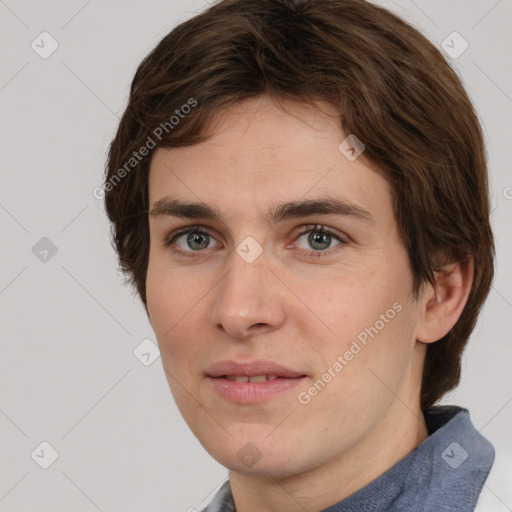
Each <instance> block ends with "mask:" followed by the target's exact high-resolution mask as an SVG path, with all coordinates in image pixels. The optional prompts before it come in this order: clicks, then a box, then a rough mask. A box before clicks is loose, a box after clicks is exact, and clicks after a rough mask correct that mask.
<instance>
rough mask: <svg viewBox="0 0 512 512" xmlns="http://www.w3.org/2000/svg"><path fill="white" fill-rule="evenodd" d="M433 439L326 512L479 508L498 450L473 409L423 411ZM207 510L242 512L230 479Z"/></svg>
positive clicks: (464, 510) (461, 511) (458, 511)
mask: <svg viewBox="0 0 512 512" xmlns="http://www.w3.org/2000/svg"><path fill="white" fill-rule="evenodd" d="M423 413H424V416H425V422H426V424H427V429H428V433H429V437H428V438H427V439H425V441H423V443H421V444H420V445H419V446H418V447H416V448H415V449H414V450H413V451H411V452H410V453H409V454H408V455H406V456H405V457H404V458H403V459H401V460H400V461H398V462H397V463H396V464H395V465H394V466H392V467H391V468H390V469H389V470H387V471H386V472H385V473H383V474H382V475H381V476H380V477H378V478H377V479H375V480H373V481H372V482H370V483H369V484H368V485H366V486H365V487H363V488H362V489H360V490H358V491H357V492H355V493H354V494H352V495H350V496H348V497H347V498H345V499H343V500H342V501H340V502H338V503H336V504H335V505H332V506H330V507H329V508H327V509H325V510H324V512H351V511H354V510H364V511H365V512H398V511H402V510H408V511H410V512H415V511H422V512H424V511H439V510H450V512H468V511H470V510H474V508H475V506H476V502H477V501H478V496H479V495H480V492H481V490H482V487H483V485H484V483H485V480H486V479H487V476H488V475H489V472H490V470H491V467H492V465H493V462H494V456H495V453H494V448H493V446H492V445H491V443H490V442H489V441H488V440H487V439H485V438H484V437H483V436H482V435H481V434H480V433H479V432H478V431H477V430H476V429H475V427H474V426H473V424H472V423H471V420H470V417H469V412H468V411H467V409H463V408H461V407H456V406H435V407H431V408H429V409H426V410H424V411H423ZM203 512H236V509H235V505H234V502H233V495H232V492H231V487H230V484H229V481H226V482H224V484H223V485H222V486H221V488H220V489H219V491H218V492H217V494H216V495H215V496H214V498H213V500H212V501H211V503H210V504H209V505H208V507H207V508H206V509H204V510H203Z"/></svg>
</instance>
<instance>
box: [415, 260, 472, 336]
mask: <svg viewBox="0 0 512 512" xmlns="http://www.w3.org/2000/svg"><path fill="white" fill-rule="evenodd" d="M473 271H474V262H473V257H472V256H466V258H465V259H464V260H463V261H458V262H455V263H450V264H447V265H445V266H444V267H443V269H442V270H441V271H440V272H435V273H434V275H435V278H436V284H435V286H432V284H431V283H427V284H426V285H425V287H424V290H423V295H422V297H421V299H420V301H421V311H422V315H421V320H420V322H419V323H418V327H417V330H416V339H417V340H418V341H421V342H423V343H433V342H434V341H438V340H440V339H441V338H442V337H444V336H446V334H448V332H450V329H451V328H452V327H453V326H454V325H455V324H456V323H457V320H458V319H459V317H460V315H461V314H462V311H463V309H464V306H465V305H466V302H467V300H468V297H469V293H470V291H471V285H472V284H473Z"/></svg>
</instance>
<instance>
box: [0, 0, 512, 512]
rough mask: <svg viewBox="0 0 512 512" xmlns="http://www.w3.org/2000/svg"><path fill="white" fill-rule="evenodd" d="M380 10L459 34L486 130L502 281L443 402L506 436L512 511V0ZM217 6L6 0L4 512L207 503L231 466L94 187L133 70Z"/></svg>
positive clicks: (500, 442)
mask: <svg viewBox="0 0 512 512" xmlns="http://www.w3.org/2000/svg"><path fill="white" fill-rule="evenodd" d="M379 3H380V4H382V5H384V6H385V7H388V8H389V9H391V10H393V11H395V12H396V13H398V14H399V15H400V16H402V17H403V18H405V19H406V20H407V21H409V22H410V23H412V24H413V25H415V26H416V27H418V28H419V29H420V30H421V31H422V32H423V33H425V34H426V35H427V37H429V39H430V40H431V41H432V42H433V43H434V44H436V45H438V46H439V47H441V48H443V41H448V42H449V47H451V52H452V56H451V57H450V56H449V55H448V56H447V58H448V60H449V61H451V63H452V65H453V66H454V67H455V68H456V70H457V71H458V73H459V74H460V76H461V77H462V79H463V81H464V83H465V85H466V87H467V90H468V91H469V94H470V95H471V98H472V100H473V101H474V104H475V106H476V109H477V111H478V113H479V116H480V118H481V121H482V124H483V126H484V130H485V135H486V139H487V145H488V146H487V147H488V153H489V164H490V174H491V188H492V191H491V196H492V197H491V199H492V208H493V211H492V223H493V227H494V231H495V236H496V241H497V262H496V263H497V274H496V279H495V281H494V285H493V289H492V291H491V293H490V296H489V298H488V300H487V303H486V306H485V308H484V310H483V312H482V315H481V317H480V319H479V323H478V326H477V328H476V330H475V332H474V334H473V336H472V338H471V341H470V343H469V346H468V348H467V350H466V352H465V355H464V360H463V372H464V373H463V379H462V383H461V384H460V386H459V387H458V389H457V390H455V391H454V392H452V393H450V394H449V395H448V396H447V397H446V398H445V399H444V400H443V403H447V404H455V405H460V406H463V407H467V408H468V409H469V410H470V414H471V418H472V420H473V422H474V424H475V426H476V428H477V429H479V430H480V431H481V432H482V434H483V435H485V436H486V437H487V438H488V439H489V440H490V441H491V442H492V443H493V444H494V446H495V448H496V462H495V465H494V468H493V472H492V473H491V476H490V477H489V479H488V481H487V484H486V487H485V491H484V496H483V498H482V500H483V502H485V506H486V510H489V511H492V512H505V511H507V510H509V511H510V510H512V435H510V434H511V431H512V385H511V384H512V379H511V359H512V342H511V335H510V325H511V322H510V319H511V317H512V269H511V266H510V261H512V235H511V229H510V225H511V220H512V173H511V170H510V156H509V155H510V144H511V134H512V68H511V62H512V31H511V30H510V25H511V22H512V2H511V1H510V0H499V1H497V0H481V1H480V0H479V1H467V0H451V1H449V2H446V1H445V0H429V1H427V0H416V1H415V2H413V1H412V0H400V1H397V2H389V1H382V2H379ZM206 6H207V4H206V2H205V1H204V0H190V1H186V2H185V1H178V0H152V1H150V2H148V1H142V0H129V1H121V0H101V1H100V0H89V1H86V0H65V1H64V0H53V1H47V2H39V1H36V0H0V40H1V44H0V58H1V67H0V108H1V118H0V119H1V121H0V123H1V127H0V130H1V131H0V140H1V161H0V165H1V173H2V181H1V184H2V186H1V188H0V223H1V233H2V241H1V256H2V259H1V266H0V329H1V354H0V364H1V370H0V433H1V437H0V449H1V454H0V461H1V462H0V511H2V512H19V511H23V512H27V511H28V512H42V511H52V512H61V511H71V510H73V511H75V512H78V511H84V512H86V511H91V512H93V511H95V510H101V511H105V512H106V511H125V512H128V511H130V512H131V511H133V512H135V511H171V512H180V511H182V512H186V511H192V510H194V508H196V509H199V510H200V509H201V508H202V507H203V506H204V505H205V504H206V503H207V502H209V500H210V499H211V497H212V494H213V492H214V491H215V490H216V489H217V488H218V486H219V485H220V484H221V483H222V482H223V481H224V480H225V479H226V477H227V471H226V469H224V468H223V467H221V466H220V465H219V464H217V463H216V462H215V461H214V460H213V459H212V458H211V457H210V456H209V455H208V454H207V453H206V452H205V451H204V449H203V448H202V446H201V445H200V444H199V442H198V441H197V440H196V439H195V438H194V436H193V435H192V434H191V433H190V431H189V429H188V427H187V426H186V424H185V422H184V421H183V419H182V418H181V416H180V414H179V412H178V410H177V408H176V406H175V404H174V401H173V399H172V396H171V394H170V392H169V389H168V384H167V381H166V379H165V376H164V372H163V369H162V365H161V360H160V358H159V357H157V356H158V354H157V353H156V352H155V350H153V349H152V348H151V347H155V346H154V344H153V345H151V344H152V343H154V342H155V339H154V335H153V332H152V330H151V327H150V325H149V323H148V321H147V319H146V315H145V312H144V310H143V307H142V305H141V303H140V301H139V300H138V299H137V298H136V296H135V295H134V293H133V292H132V291H131V289H130V288H129V287H127V286H125V285H123V280H122V279H121V276H120V274H119V272H118V269H117V263H116V259H115V255H114V252H113V249H112V247H111V245H110V241H109V227H108V224H107V221H106V217H105V214H104V211H103V205H102V201H101V200H98V199H97V198H96V197H95V196H94V195H93V190H94V189H95V187H97V186H99V185H100V184H101V182H102V173H103V168H104V163H105V153H106V150H107V147H108V144H109V142H110V140H111V139H112V137H113V135H114V133H115V130H116V127H117V123H118V121H119V117H120V115H121V113H122V111H123V109H124V107H125V105H126V101H127V94H128V90H129V86H130V83H131V79H132V77H133V74H134V72H135V69H136V67H137V64H138V63H139V62H140V61H141V59H142V58H143V57H144V56H145V55H146V54H147V53H148V52H149V50H151V49H152V48H153V47H154V45H155V44H156V43H157V42H158V41H159V40H160V39H161V38H162V37H163V36H164V35H165V34H167V33H168V32H169V31H170V30H171V29H172V28H173V27H174V26H175V25H176V24H177V23H178V22H180V21H183V20H185V19H187V18H189V17H191V16H192V15H193V14H194V13H197V12H199V11H201V10H203V9H204V8H205V7H206ZM43 32H46V34H42V33H43ZM453 32H457V33H458V35H453ZM447 38H449V39H447ZM451 41H453V42H451ZM466 43H467V45H468V47H467V49H465V51H464V52H463V53H461V54H460V55H457V56H456V57H454V56H453V55H455V53H459V52H460V51H461V50H462V49H464V48H465V45H466ZM444 47H446V42H445V43H444ZM55 48H56V49H55ZM54 49H55V51H53V53H51V52H52V50H54ZM50 53H51V54H50ZM49 54H50V55H49ZM144 340H146V341H144ZM147 340H150V341H147ZM141 343H144V345H142V346H141V347H139V346H140V344H141ZM138 347H139V348H138ZM148 353H149V354H151V355H150V356H148V355H145V356H141V354H148ZM137 354H138V355H139V357H137ZM150 361H152V362H151V364H149V362H150ZM41 443H43V444H41ZM44 466H48V467H47V468H46V469H44Z"/></svg>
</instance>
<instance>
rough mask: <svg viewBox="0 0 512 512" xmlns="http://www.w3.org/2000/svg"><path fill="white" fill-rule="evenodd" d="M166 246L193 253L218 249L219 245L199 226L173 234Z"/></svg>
mask: <svg viewBox="0 0 512 512" xmlns="http://www.w3.org/2000/svg"><path fill="white" fill-rule="evenodd" d="M164 245H165V246H166V247H171V246H176V247H178V249H179V251H180V252H184V253H193V252H201V251H202V250H203V249H211V248H212V247H218V245H219V244H218V242H216V240H215V238H213V236H212V235H211V234H210V233H208V232H207V231H205V230H203V229H201V228H200V227H198V226H190V227H188V228H184V229H181V230H178V231H177V232H174V233H172V234H171V235H170V236H169V238H168V239H167V240H166V241H165V243H164ZM188 255H189V254H187V256H188ZM190 256H193V254H190Z"/></svg>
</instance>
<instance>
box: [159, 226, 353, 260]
mask: <svg viewBox="0 0 512 512" xmlns="http://www.w3.org/2000/svg"><path fill="white" fill-rule="evenodd" d="M301 227H303V230H302V231H301V232H300V233H298V234H297V235H296V236H295V237H294V239H293V242H292V244H293V243H295V242H296V241H297V239H298V238H299V237H301V236H303V235H305V234H307V233H310V232H321V233H322V232H323V233H327V234H329V235H331V236H332V237H334V238H335V239H336V240H337V241H338V242H339V245H346V244H348V243H349V238H348V237H347V236H346V235H344V234H343V233H341V232H340V231H338V230H336V229H334V228H330V227H329V226H324V225H323V224H307V225H305V226H301ZM188 233H199V234H203V235H207V236H209V237H211V238H213V239H214V240H216V241H217V239H216V238H215V236H214V235H213V234H212V233H211V232H210V231H209V229H208V228H205V227H204V226H201V225H191V226H185V227H183V228H179V229H177V230H175V231H172V232H171V233H170V234H169V235H167V237H166V238H165V240H164V247H171V245H173V243H174V241H175V240H176V239H177V238H178V237H180V236H182V235H185V234H188ZM217 243H219V242H218V241H217ZM286 247H287V248H288V247H290V245H289V244H287V245H286ZM335 247H338V246H334V247H330V248H329V249H325V250H323V251H315V250H313V249H311V250H307V249H301V248H298V251H300V252H302V253H304V252H306V253H308V254H309V255H311V256H312V257H316V258H318V257H319V256H322V255H324V254H325V253H328V252H333V249H335ZM173 250H174V251H175V252H178V253H180V254H184V255H186V256H194V255H199V254H201V253H205V252H206V251H205V250H200V251H184V250H183V249H179V248H176V249H175V248H173Z"/></svg>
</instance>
